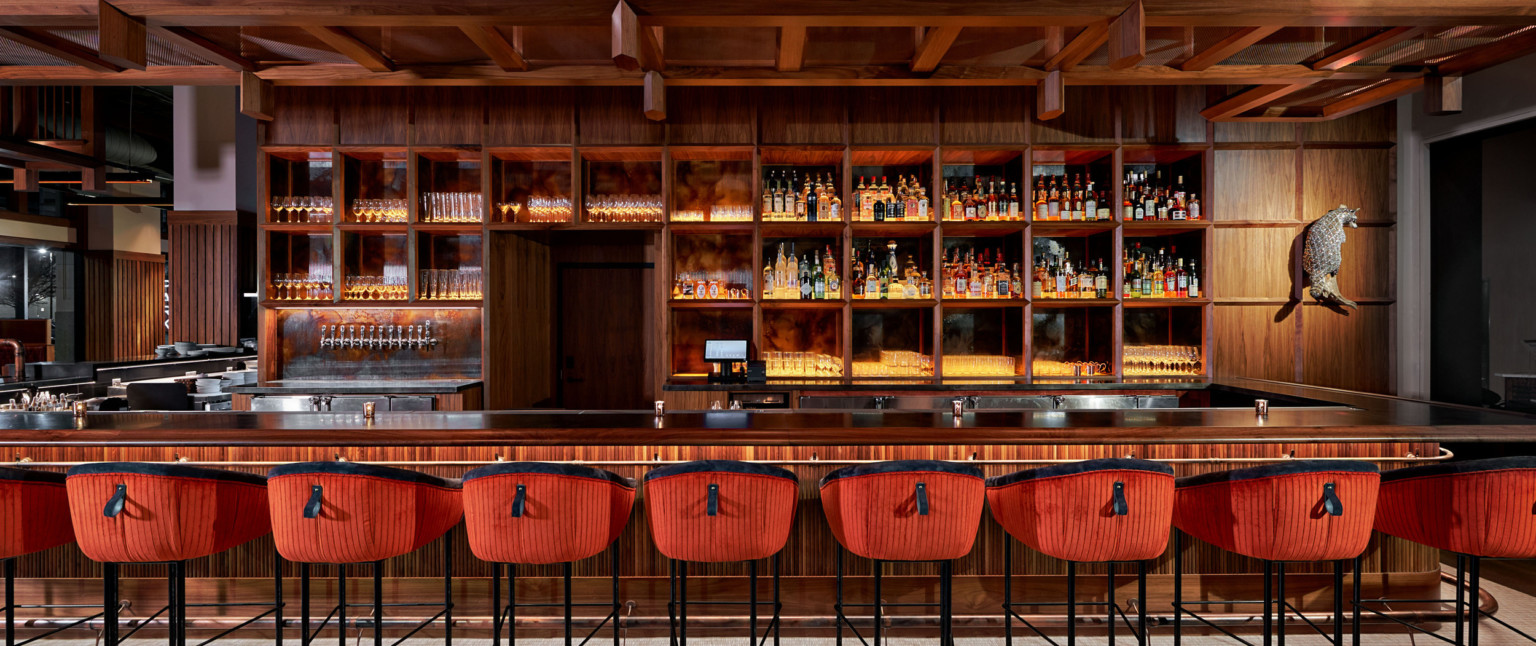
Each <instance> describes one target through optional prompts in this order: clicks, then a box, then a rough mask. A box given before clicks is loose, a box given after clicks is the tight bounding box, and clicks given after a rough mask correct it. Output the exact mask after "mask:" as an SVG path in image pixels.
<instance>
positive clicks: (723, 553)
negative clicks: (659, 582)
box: [645, 460, 800, 646]
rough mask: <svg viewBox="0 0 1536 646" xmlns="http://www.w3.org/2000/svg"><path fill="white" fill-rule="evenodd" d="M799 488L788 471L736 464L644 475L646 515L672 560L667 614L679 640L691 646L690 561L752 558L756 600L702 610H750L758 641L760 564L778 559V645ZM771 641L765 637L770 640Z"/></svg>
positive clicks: (689, 465) (704, 463)
mask: <svg viewBox="0 0 1536 646" xmlns="http://www.w3.org/2000/svg"><path fill="white" fill-rule="evenodd" d="M799 491H800V485H799V481H798V480H797V479H796V478H795V474H794V473H793V472H791V471H789V470H787V469H781V468H779V467H775V466H770V465H766V464H757V463H752V462H737V461H735V460H700V461H696V462H683V463H681V464H673V465H668V466H664V467H660V468H657V469H652V470H651V471H650V472H648V473H646V474H645V513H646V518H647V520H648V521H649V522H650V526H651V538H652V540H654V541H655V542H656V549H658V550H660V551H661V553H662V554H663V555H665V556H666V557H667V558H668V559H671V560H672V563H671V564H670V565H671V568H670V571H669V572H668V578H669V579H670V582H671V584H672V585H671V594H670V597H669V598H668V601H667V616H668V619H669V627H670V633H671V635H672V638H673V639H674V640H675V642H676V643H677V644H680V645H682V646H686V645H687V643H688V563H689V562H690V561H693V562H701V563H726V562H736V561H747V565H748V570H747V572H748V587H749V589H750V591H749V593H748V594H749V597H748V600H747V601H745V602H741V601H734V602H733V601H711V602H700V603H701V604H702V605H727V606H730V605H745V606H747V613H748V617H749V619H748V621H749V630H750V631H751V638H752V639H753V640H754V641H755V640H758V637H757V607H758V606H759V605H763V604H760V603H759V602H758V601H757V562H758V561H759V560H761V559H765V558H768V557H770V556H772V557H774V559H773V602H772V605H773V619H771V620H770V621H769V624H768V629H769V630H771V631H772V633H773V643H774V644H778V643H779V611H780V610H781V609H782V605H781V604H780V603H779V559H778V554H779V552H780V551H782V550H783V549H784V544H785V543H786V542H788V541H789V529H790V527H791V525H792V524H793V523H794V520H795V505H796V503H797V502H798V501H799ZM763 639H764V640H766V639H767V637H766V634H765V636H764V638H763Z"/></svg>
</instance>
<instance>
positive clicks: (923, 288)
mask: <svg viewBox="0 0 1536 646" xmlns="http://www.w3.org/2000/svg"><path fill="white" fill-rule="evenodd" d="M917 297H918V298H933V281H931V280H928V272H926V271H922V272H918V274H917Z"/></svg>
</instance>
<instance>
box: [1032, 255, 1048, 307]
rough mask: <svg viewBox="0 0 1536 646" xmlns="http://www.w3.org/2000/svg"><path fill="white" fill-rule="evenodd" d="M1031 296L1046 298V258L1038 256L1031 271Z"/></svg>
mask: <svg viewBox="0 0 1536 646" xmlns="http://www.w3.org/2000/svg"><path fill="white" fill-rule="evenodd" d="M1029 295H1030V298H1035V299H1040V298H1045V259H1044V258H1037V259H1036V260H1035V267H1034V269H1033V270H1032V271H1030V280H1029Z"/></svg>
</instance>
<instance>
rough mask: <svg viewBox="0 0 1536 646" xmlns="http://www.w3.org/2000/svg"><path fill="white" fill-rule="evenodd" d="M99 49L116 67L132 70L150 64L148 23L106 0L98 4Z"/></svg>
mask: <svg viewBox="0 0 1536 646" xmlns="http://www.w3.org/2000/svg"><path fill="white" fill-rule="evenodd" d="M96 19H97V23H96V33H97V39H96V47H97V49H98V50H99V52H100V54H99V55H100V56H101V57H102V58H103V59H104V60H107V61H111V62H112V64H114V65H116V66H118V67H120V68H123V69H131V70H142V69H144V68H145V66H147V65H149V47H148V42H149V33H148V32H147V31H146V30H145V29H144V20H143V19H142V18H136V17H134V16H130V15H128V14H126V13H123V12H122V10H120V9H118V8H117V7H114V6H112V5H111V4H108V3H107V2H106V0H99V1H98V2H97V11H96Z"/></svg>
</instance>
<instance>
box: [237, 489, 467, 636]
mask: <svg viewBox="0 0 1536 646" xmlns="http://www.w3.org/2000/svg"><path fill="white" fill-rule="evenodd" d="M267 482H268V490H269V492H270V496H271V510H272V538H273V540H274V542H276V543H277V551H278V552H279V553H281V554H282V555H283V558H285V559H288V560H290V561H295V562H297V563H299V591H300V595H301V597H302V599H301V605H302V609H301V612H302V614H303V620H302V621H303V623H302V624H301V625H302V626H303V628H302V631H303V632H302V633H300V634H301V635H302V643H303V644H306V645H307V644H309V643H310V641H311V640H313V639H314V636H315V635H318V634H319V633H320V631H321V630H324V629H325V626H326V624H328V623H330V621H331V617H336V620H337V639H338V642H339V643H340V644H341V646H346V644H347V608H348V607H350V606H357V605H364V604H348V603H347V566H348V565H350V564H353V563H372V564H373V643H374V644H375V646H378V645H379V644H383V643H384V627H383V624H384V605H385V604H384V600H383V599H384V575H383V571H382V570H383V565H384V561H385V560H386V559H391V558H394V557H397V556H403V555H405V554H409V553H411V552H414V551H416V550H417V549H419V548H421V547H422V546H424V545H426V544H427V543H430V542H432V541H434V540H437V539H438V538H440V537H443V536H445V535H446V534H448V533H449V531H450V530H452V529H453V527H454V526H455V525H458V524H459V519H461V518H462V517H463V516H464V506H463V500H462V499H461V496H460V484H459V481H458V480H452V479H448V478H439V477H437V476H433V475H428V474H425V473H421V472H418V471H410V470H406V469H395V468H391V467H382V466H375V465H371V464H360V463H357V462H342V461H339V460H338V461H335V462H299V463H295V464H285V465H282V466H278V467H274V468H273V469H272V470H271V471H269V472H268V473H267ZM314 563H326V564H331V565H335V566H336V591H337V603H336V608H335V609H333V610H331V612H330V614H328V615H326V617H325V620H324V621H321V622H320V626H318V627H317V628H315V630H314V631H313V632H311V631H310V630H309V617H310V615H309V566H310V565H311V564H314ZM452 564H453V541H452V537H449V538H448V539H447V540H444V541H443V601H442V603H441V604H436V603H391V604H388V605H390V606H401V607H404V606H431V607H437V606H441V607H442V610H440V611H438V613H437V614H435V615H432V616H431V617H430V618H428V619H427V620H426V621H424V622H422V623H421V624H420V625H418V626H416V627H415V628H413V629H412V630H411V631H410V632H409V633H408V634H407V635H406V637H409V636H411V635H414V634H416V633H417V632H418V631H420V630H422V629H423V628H426V627H427V626H429V625H431V624H432V623H433V622H435V621H437V620H438V619H439V618H441V619H442V620H443V631H444V635H445V637H444V644H445V645H446V646H452V645H453V570H452ZM402 639H403V638H402Z"/></svg>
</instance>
